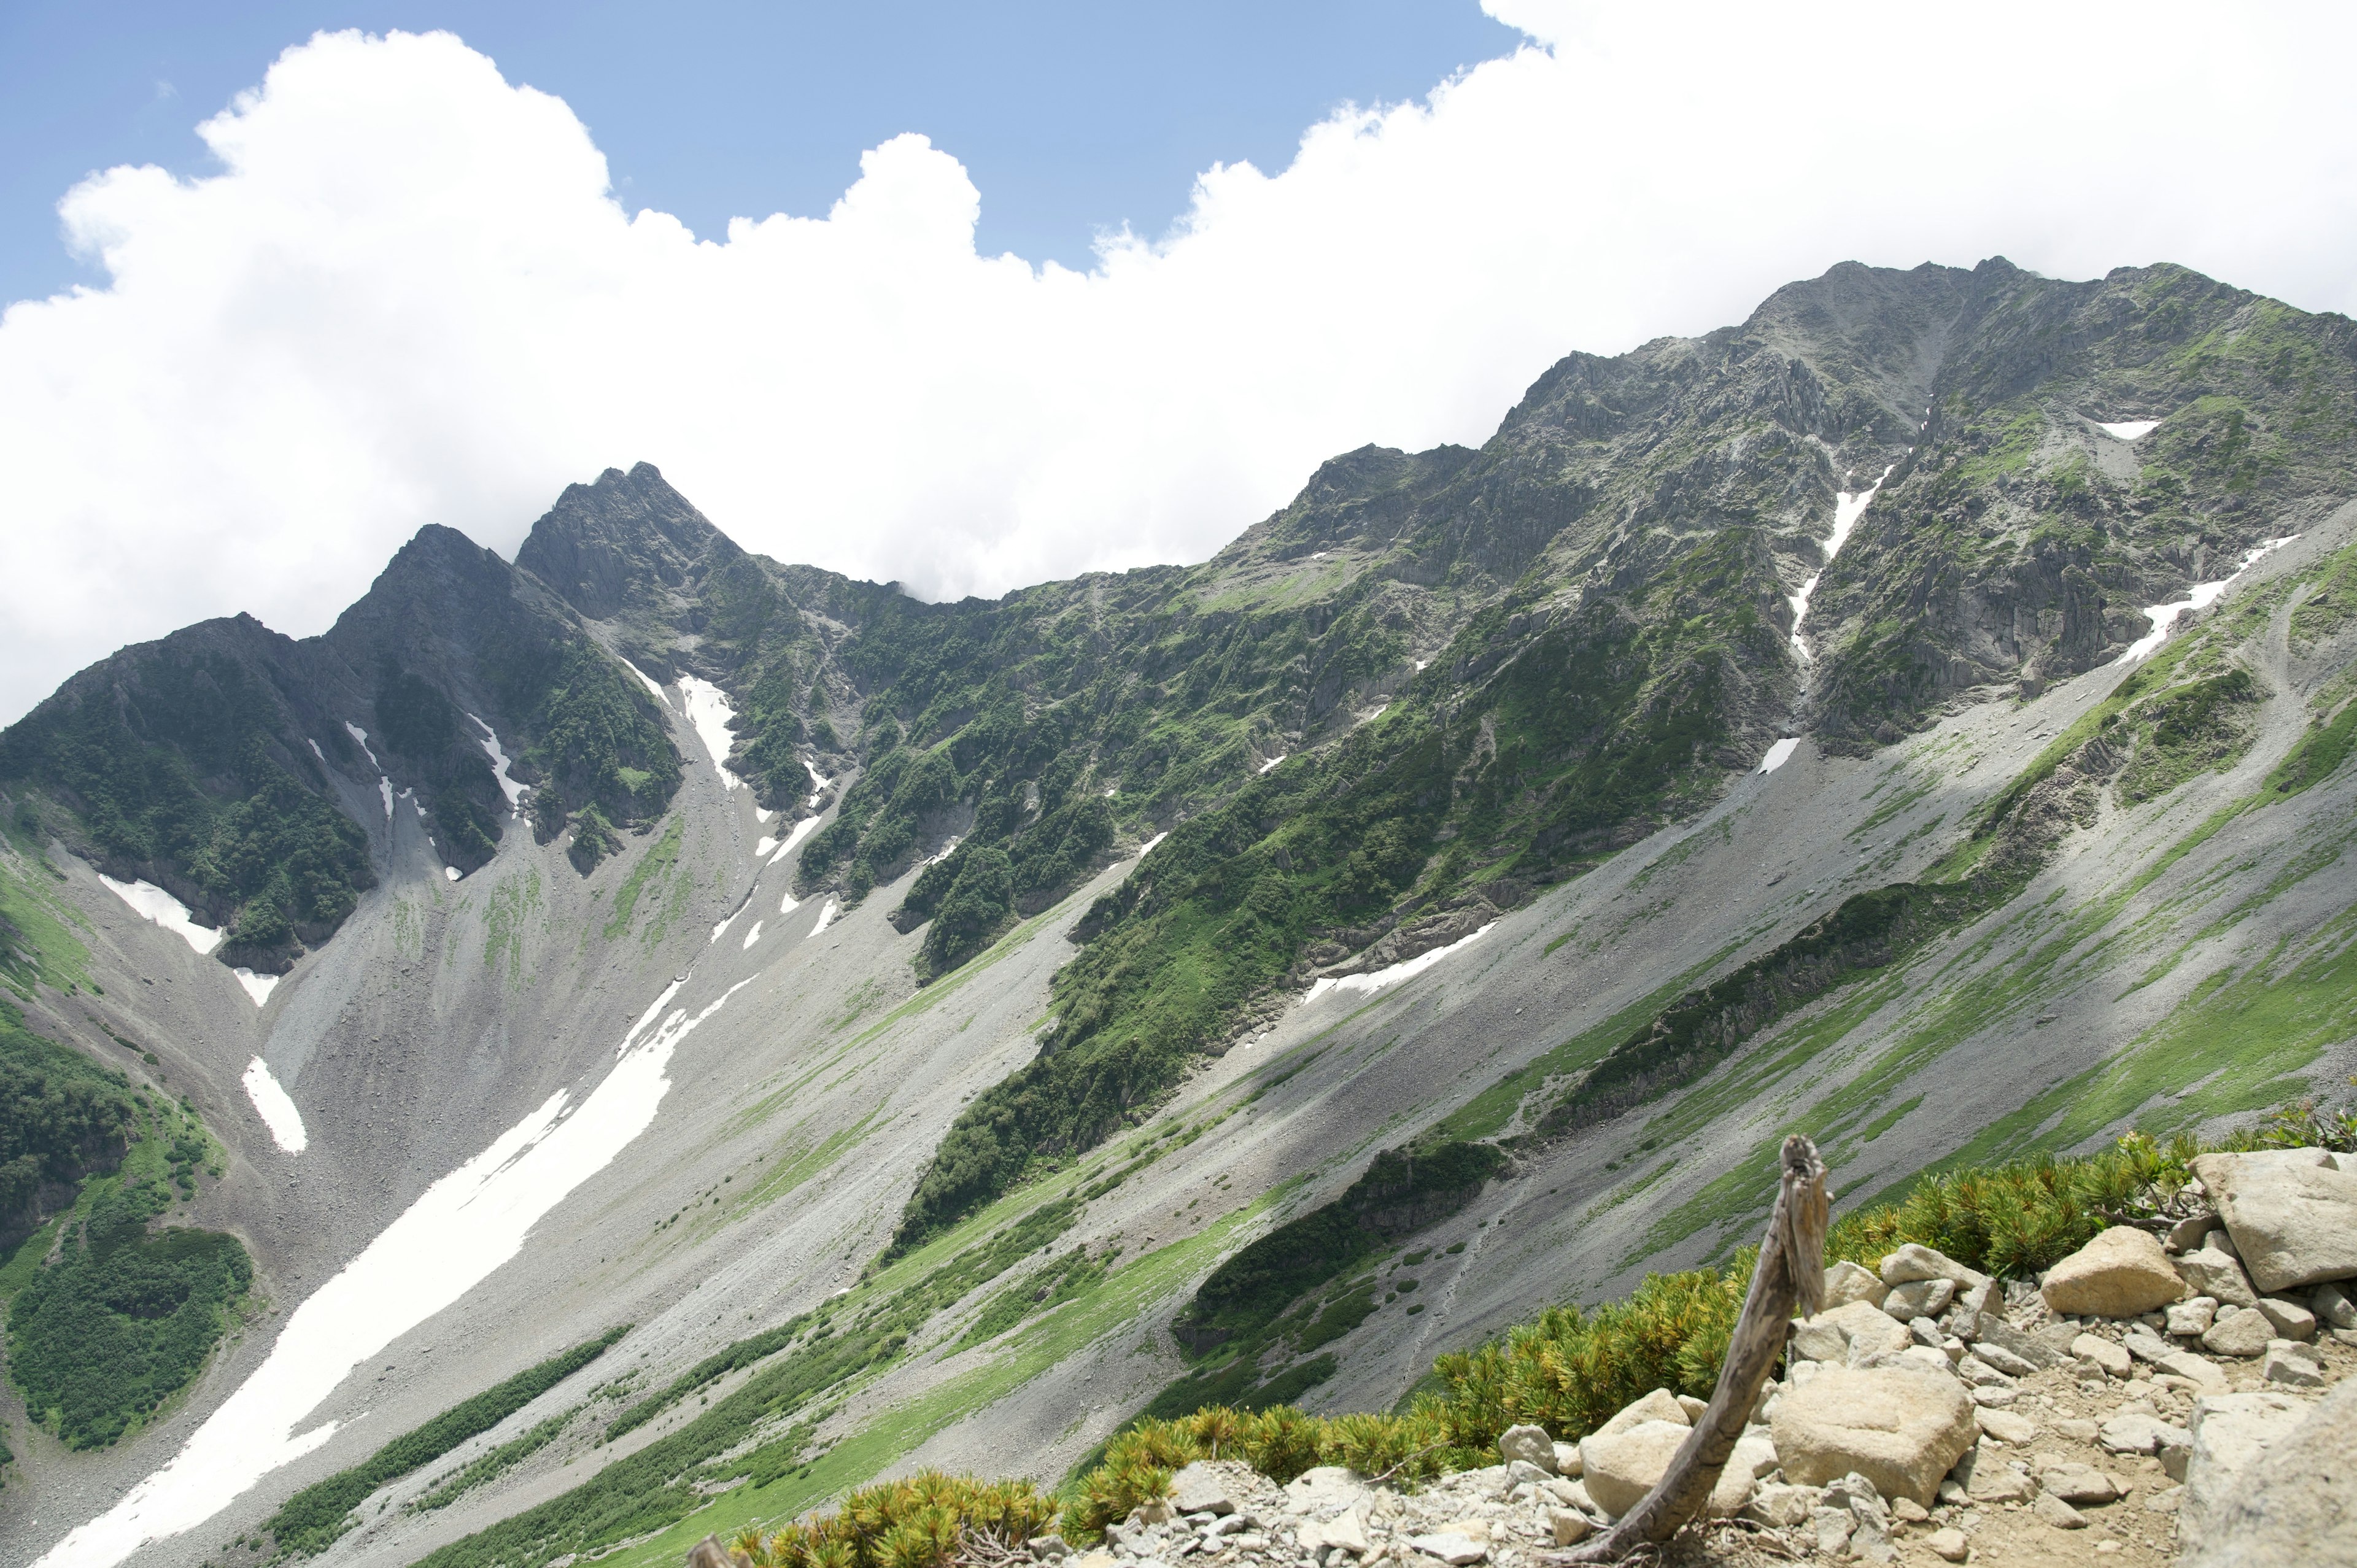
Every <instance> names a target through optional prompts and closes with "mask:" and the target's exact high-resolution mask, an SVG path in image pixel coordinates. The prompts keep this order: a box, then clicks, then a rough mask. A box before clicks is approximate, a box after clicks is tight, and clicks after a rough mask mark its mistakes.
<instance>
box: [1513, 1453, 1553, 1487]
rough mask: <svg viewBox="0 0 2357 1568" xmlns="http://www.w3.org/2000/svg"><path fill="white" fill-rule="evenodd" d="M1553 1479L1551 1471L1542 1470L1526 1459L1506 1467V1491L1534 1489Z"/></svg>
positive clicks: (1518, 1460) (1517, 1460)
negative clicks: (1520, 1488)
mask: <svg viewBox="0 0 2357 1568" xmlns="http://www.w3.org/2000/svg"><path fill="white" fill-rule="evenodd" d="M1554 1478H1555V1472H1554V1471H1553V1470H1542V1469H1540V1468H1539V1467H1538V1466H1536V1465H1534V1464H1532V1463H1531V1462H1530V1461H1529V1460H1527V1459H1516V1460H1514V1461H1512V1463H1511V1464H1509V1465H1508V1466H1506V1489H1507V1490H1508V1491H1512V1490H1513V1489H1514V1488H1515V1487H1535V1486H1538V1485H1540V1484H1541V1483H1543V1482H1545V1481H1549V1480H1552V1479H1554Z"/></svg>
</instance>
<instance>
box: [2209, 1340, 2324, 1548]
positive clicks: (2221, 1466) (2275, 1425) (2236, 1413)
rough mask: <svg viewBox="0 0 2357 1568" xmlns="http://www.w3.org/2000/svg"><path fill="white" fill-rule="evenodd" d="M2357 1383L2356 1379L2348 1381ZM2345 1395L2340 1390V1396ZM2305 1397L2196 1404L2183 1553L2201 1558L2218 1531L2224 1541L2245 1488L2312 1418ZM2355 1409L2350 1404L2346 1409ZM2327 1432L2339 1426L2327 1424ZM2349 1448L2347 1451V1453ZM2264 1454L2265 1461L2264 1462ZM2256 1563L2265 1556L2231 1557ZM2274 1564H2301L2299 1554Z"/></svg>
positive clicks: (2218, 1398)
mask: <svg viewBox="0 0 2357 1568" xmlns="http://www.w3.org/2000/svg"><path fill="white" fill-rule="evenodd" d="M2344 1387H2357V1383H2352V1384H2349V1385H2344ZM2342 1397H2343V1396H2342V1395H2341V1394H2340V1393H2336V1395H2335V1398H2336V1399H2340V1398H2342ZM2350 1410H2351V1407H2349V1406H2348V1405H2347V1404H2346V1403H2345V1402H2344V1405H2343V1411H2344V1413H2347V1412H2350ZM2308 1416H2309V1404H2308V1402H2306V1401H2305V1400H2301V1399H2298V1398H2296V1397H2294V1396H2293V1395H2290V1394H2285V1393H2272V1392H2259V1393H2244V1394H2211V1395H2206V1396H2204V1397H2203V1398H2201V1399H2199V1400H2196V1401H2195V1402H2194V1403H2193V1419H2192V1420H2191V1422H2190V1423H2188V1424H2189V1425H2190V1428H2191V1434H2192V1445H2191V1454H2190V1458H2189V1459H2188V1461H2187V1464H2186V1469H2185V1497H2184V1500H2183V1502H2182V1503H2181V1504H2180V1505H2179V1509H2178V1520H2177V1541H2178V1549H2179V1552H2181V1553H2182V1554H2183V1555H2185V1556H2186V1557H2188V1558H2190V1559H2192V1560H2194V1561H2197V1562H2198V1561H2201V1560H2202V1554H2203V1552H2204V1551H2205V1550H2206V1549H2207V1547H2208V1546H2209V1544H2210V1542H2209V1540H2208V1538H2209V1537H2210V1536H2211V1534H2212V1530H2218V1531H2219V1534H2220V1539H2221V1541H2223V1540H2224V1538H2225V1534H2226V1532H2225V1531H2224V1530H2222V1520H2223V1518H2224V1516H2225V1514H2226V1512H2227V1510H2228V1508H2229V1506H2230V1505H2232V1504H2233V1501H2234V1499H2235V1496H2236V1494H2237V1493H2238V1492H2239V1491H2240V1490H2241V1489H2242V1488H2243V1487H2244V1486H2245V1485H2250V1484H2255V1483H2257V1482H2258V1481H2260V1480H2261V1479H2263V1478H2264V1477H2265V1475H2266V1472H2267V1471H2268V1470H2270V1469H2272V1468H2274V1466H2275V1460H2274V1455H2275V1454H2276V1451H2277V1450H2278V1449H2284V1452H2285V1453H2287V1454H2288V1453H2289V1452H2290V1450H2289V1449H2287V1448H2284V1444H2285V1443H2286V1440H2287V1439H2288V1438H2290V1437H2291V1436H2292V1435H2293V1434H2295V1433H2296V1432H2298V1430H2299V1428H2300V1425H2301V1423H2303V1422H2304V1421H2306V1420H2307V1419H2308ZM2327 1430H2334V1429H2332V1428H2328V1429H2327ZM2348 1452H2349V1450H2348V1449H2344V1450H2343V1453H2344V1455H2346V1454H2347V1453H2348ZM2262 1457H2265V1458H2266V1460H2267V1463H2266V1464H2264V1465H2263V1464H2261V1463H2259V1461H2260V1460H2261V1459H2262ZM2227 1561H2242V1562H2250V1563H2257V1562H2259V1561H2261V1560H2260V1559H2256V1558H2247V1559H2227ZM2273 1561H2275V1562H2298V1561H2300V1560H2299V1559H2298V1557H2291V1558H2277V1559H2274V1560H2273Z"/></svg>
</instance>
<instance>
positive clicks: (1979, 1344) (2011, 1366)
mask: <svg viewBox="0 0 2357 1568" xmlns="http://www.w3.org/2000/svg"><path fill="white" fill-rule="evenodd" d="M1973 1354H1974V1355H1975V1356H1977V1357H1979V1358H1980V1359H1981V1360H1982V1361H1984V1362H1986V1364H1987V1365H1989V1366H1992V1367H1995V1368H1996V1369H1997V1370H1998V1371H2000V1372H2003V1373H2004V1374H2005V1375H2006V1376H2007V1377H2008V1378H2026V1377H2028V1376H2029V1374H2030V1373H2032V1372H2034V1371H2036V1370H2038V1367H2037V1365H2036V1363H2034V1362H2031V1361H2029V1360H2027V1359H2024V1358H2022V1357H2019V1356H2017V1355H2015V1354H2014V1353H2013V1352H2012V1351H2010V1350H2008V1349H2007V1348H2005V1347H2004V1346H2002V1345H1999V1344H1998V1343H1996V1341H1995V1340H1993V1339H1987V1338H1983V1339H1981V1340H1978V1341H1976V1342H1975V1344H1974V1346H1973Z"/></svg>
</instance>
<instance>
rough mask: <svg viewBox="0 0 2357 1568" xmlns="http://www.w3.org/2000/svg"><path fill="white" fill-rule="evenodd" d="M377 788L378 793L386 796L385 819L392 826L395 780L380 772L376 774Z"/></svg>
mask: <svg viewBox="0 0 2357 1568" xmlns="http://www.w3.org/2000/svg"><path fill="white" fill-rule="evenodd" d="M376 789H377V793H378V794H380V795H382V796H383V797H384V820H385V823H386V825H387V826H391V825H392V822H393V780H392V779H387V778H386V777H385V776H384V775H383V774H382V773H380V774H378V775H377V776H376Z"/></svg>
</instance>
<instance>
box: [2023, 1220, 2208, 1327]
mask: <svg viewBox="0 0 2357 1568" xmlns="http://www.w3.org/2000/svg"><path fill="white" fill-rule="evenodd" d="M2040 1293H2041V1294H2043V1295H2044V1296H2045V1298H2046V1305H2047V1307H2048V1308H2049V1309H2050V1310H2051V1311H2054V1312H2060V1313H2068V1314H2070V1315H2072V1316H2095V1317H2134V1316H2136V1314H2138V1313H2140V1312H2151V1311H2153V1310H2154V1309H2155V1308H2157V1307H2162V1306H2166V1305H2169V1303H2170V1302H2172V1301H2175V1300H2177V1299H2178V1298H2179V1297H2180V1296H2183V1295H2184V1294H2186V1289H2185V1282H2184V1281H2183V1280H2181V1279H2179V1278H2178V1276H2177V1271H2176V1270H2175V1269H2173V1268H2171V1267H2169V1254H2168V1253H2166V1252H2164V1251H2161V1248H2160V1241H2159V1240H2158V1238H2156V1237H2155V1236H2154V1235H2153V1234H2152V1233H2151V1232H2150V1231H2148V1230H2137V1229H2136V1227H2135V1226H2133V1225H2115V1226H2113V1227H2112V1228H2111V1229H2110V1230H2104V1231H2102V1232H2100V1233H2099V1234H2098V1235H2097V1236H2096V1237H2095V1239H2094V1240H2092V1241H2090V1242H2088V1243H2087V1244H2086V1245H2085V1246H2083V1247H2082V1248H2080V1249H2079V1250H2078V1251H2075V1252H2073V1253H2072V1254H2071V1255H2070V1256H2069V1257H2067V1258H2065V1259H2063V1260H2062V1261H2061V1262H2059V1263H2057V1264H2055V1265H2054V1266H2053V1267H2052V1268H2051V1269H2049V1270H2048V1271H2047V1272H2046V1278H2045V1280H2044V1281H2043V1283H2041V1284H2040Z"/></svg>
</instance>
